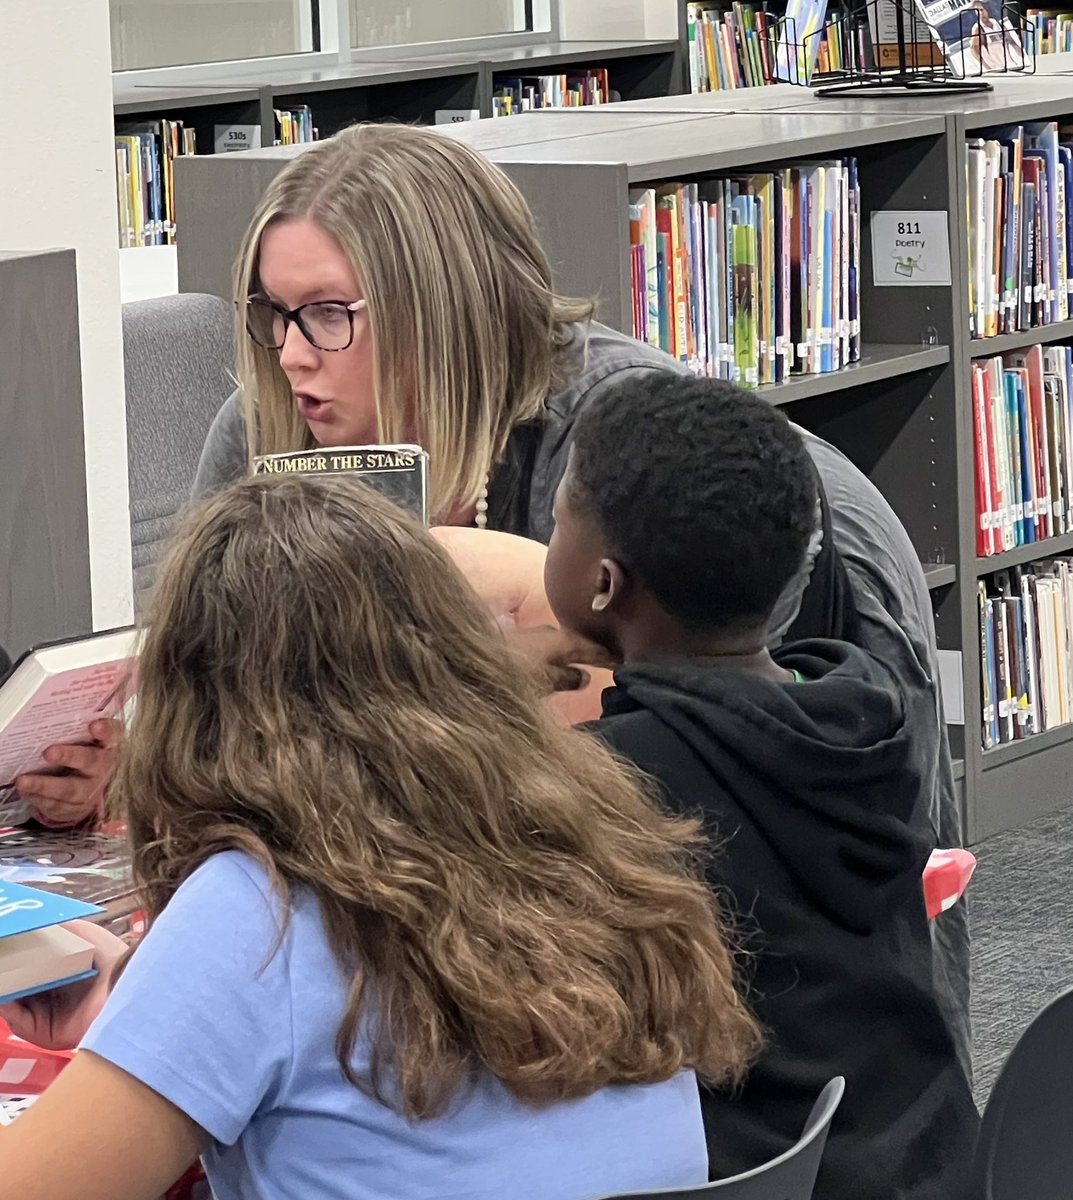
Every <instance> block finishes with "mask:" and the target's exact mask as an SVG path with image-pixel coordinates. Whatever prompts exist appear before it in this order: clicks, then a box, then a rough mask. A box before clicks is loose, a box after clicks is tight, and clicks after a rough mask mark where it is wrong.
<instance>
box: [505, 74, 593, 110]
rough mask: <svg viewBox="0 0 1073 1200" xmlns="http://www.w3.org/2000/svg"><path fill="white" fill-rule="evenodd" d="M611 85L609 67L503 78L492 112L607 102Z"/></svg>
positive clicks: (576, 106)
mask: <svg viewBox="0 0 1073 1200" xmlns="http://www.w3.org/2000/svg"><path fill="white" fill-rule="evenodd" d="M610 99H611V85H610V82H609V80H608V76H607V68H606V67H593V68H592V69H590V70H588V71H586V72H585V73H584V74H583V75H532V76H527V77H523V76H519V77H517V78H514V79H503V80H501V81H500V83H499V86H498V87H497V88H496V90H495V93H494V95H493V96H492V116H493V117H511V116H513V115H514V114H515V113H520V112H531V111H532V110H533V109H537V108H582V107H584V106H586V105H590V104H607V103H608V101H609V100H610Z"/></svg>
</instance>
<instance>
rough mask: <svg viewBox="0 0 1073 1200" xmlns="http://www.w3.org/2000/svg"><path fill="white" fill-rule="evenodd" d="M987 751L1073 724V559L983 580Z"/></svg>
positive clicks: (981, 608) (983, 695)
mask: <svg viewBox="0 0 1073 1200" xmlns="http://www.w3.org/2000/svg"><path fill="white" fill-rule="evenodd" d="M977 586H978V589H979V590H978V606H979V618H980V683H981V710H982V711H981V716H982V742H983V747H984V749H985V750H991V749H993V748H994V747H995V746H999V745H1002V744H1004V743H1006V742H1016V741H1021V740H1022V739H1023V738H1026V737H1031V736H1032V735H1033V734H1037V733H1044V732H1045V731H1046V730H1048V729H1054V728H1055V727H1056V726H1059V725H1068V724H1069V723H1070V721H1073V559H1068V558H1056V559H1052V560H1050V561H1049V562H1039V563H1029V564H1027V565H1025V566H1023V567H1011V568H1010V569H1009V570H1008V571H997V572H995V574H994V576H993V577H992V578H991V579H981V580H980V581H979V583H978V585H977Z"/></svg>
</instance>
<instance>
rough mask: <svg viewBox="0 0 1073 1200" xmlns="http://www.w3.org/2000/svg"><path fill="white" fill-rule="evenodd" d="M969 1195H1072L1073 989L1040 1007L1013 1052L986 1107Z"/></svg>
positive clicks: (1012, 1199)
mask: <svg viewBox="0 0 1073 1200" xmlns="http://www.w3.org/2000/svg"><path fill="white" fill-rule="evenodd" d="M969 1194H970V1195H971V1196H972V1197H973V1200H1025V1198H1026V1197H1031V1200H1059V1198H1061V1200H1069V1197H1070V1196H1073V988H1070V989H1069V990H1068V991H1065V992H1063V993H1062V994H1061V995H1060V996H1058V997H1056V998H1055V999H1054V1000H1052V1001H1051V1002H1050V1003H1049V1004H1048V1005H1046V1006H1045V1007H1044V1008H1043V1009H1041V1010H1040V1012H1039V1013H1037V1015H1036V1016H1035V1017H1034V1018H1033V1019H1032V1022H1031V1023H1030V1024H1029V1026H1028V1028H1027V1029H1026V1030H1025V1031H1024V1033H1022V1034H1021V1037H1020V1038H1019V1040H1018V1042H1017V1045H1016V1046H1014V1048H1013V1049H1012V1050H1011V1051H1010V1055H1009V1057H1008V1058H1007V1059H1006V1062H1005V1064H1004V1065H1003V1067H1002V1070H1001V1072H1000V1073H999V1077H998V1079H997V1080H996V1082H995V1086H994V1088H993V1089H992V1091H991V1096H990V1098H989V1099H988V1101H987V1107H986V1108H985V1109H984V1116H983V1121H982V1122H981V1124H980V1132H979V1134H978V1136H977V1140H976V1154H975V1156H974V1158H973V1167H972V1188H971V1190H970V1193H969Z"/></svg>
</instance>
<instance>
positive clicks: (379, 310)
mask: <svg viewBox="0 0 1073 1200" xmlns="http://www.w3.org/2000/svg"><path fill="white" fill-rule="evenodd" d="M623 252H624V253H625V250H624V251H623ZM599 282H600V281H599V280H593V286H594V288H595V287H597V286H598V285H599ZM235 289H236V290H235V297H236V300H237V302H238V316H237V321H238V327H237V341H236V344H237V346H238V370H237V374H238V380H239V390H238V391H237V392H236V393H235V394H234V395H233V396H232V397H231V398H230V399H229V400H228V401H227V402H226V404H225V405H224V407H223V408H222V410H221V411H220V413H219V415H218V417H217V419H216V421H215V423H214V425H213V427H212V429H211V431H210V433H209V436H208V439H207V441H206V444H205V448H204V452H203V454H202V458H201V463H200V466H199V470H198V476H197V482H196V485H195V489H196V491H197V492H198V493H207V492H211V491H214V490H216V489H217V488H219V487H220V486H222V485H223V484H224V483H226V482H228V481H230V480H232V479H236V478H238V477H239V476H240V475H242V474H243V473H244V472H245V471H246V469H247V464H248V462H249V456H250V454H251V453H254V452H273V451H284V450H297V449H302V448H306V447H311V446H313V445H314V444H321V445H326V446H333V445H334V446H338V445H346V444H348V443H362V442H370V441H381V442H392V441H417V442H420V443H421V444H422V445H423V446H424V447H425V448H426V449H427V450H428V451H429V453H430V456H431V487H432V510H433V515H434V520H435V521H436V522H438V523H439V524H443V525H454V526H469V527H471V528H472V527H473V526H474V525H477V526H482V527H483V526H487V528H489V529H492V530H499V531H502V532H506V533H511V534H516V535H520V536H521V537H525V538H532V539H535V540H536V541H538V542H542V543H545V544H546V543H547V541H548V539H549V538H550V536H551V531H552V526H553V521H552V502H553V500H554V496H555V490H556V488H557V487H558V484H559V481H560V480H561V479H562V477H563V474H564V473H565V471H566V465H567V458H568V455H569V450H570V442H571V438H572V436H573V427H574V422H575V419H576V418H577V416H578V414H579V413H580V412H581V411H582V410H583V409H584V408H585V407H586V406H587V405H589V404H590V403H592V402H593V401H594V400H596V399H598V398H599V397H600V396H601V395H603V394H605V393H606V392H607V391H608V389H611V388H613V387H614V386H615V385H616V384H617V383H621V382H624V381H626V380H628V379H629V378H631V377H636V376H637V375H638V374H640V373H647V372H651V371H657V370H659V371H666V370H670V371H682V370H684V369H685V368H684V367H683V365H682V364H680V363H678V362H676V361H675V360H673V359H671V358H669V357H668V356H667V355H665V354H662V353H661V352H660V351H659V350H657V349H654V348H652V347H650V346H645V345H642V344H640V343H638V342H636V341H634V340H633V339H632V338H629V337H626V336H624V335H623V334H619V333H616V332H615V331H613V330H611V329H608V328H607V327H605V326H603V325H600V324H598V323H597V322H595V321H594V320H592V311H593V306H592V303H591V302H590V301H588V300H577V299H569V298H564V297H562V296H558V295H556V293H555V291H554V289H553V287H552V283H551V271H550V268H549V265H548V260H547V257H546V255H545V254H544V252H543V250H542V249H541V247H540V243H539V240H538V238H537V234H536V230H535V228H534V223H533V218H532V215H531V214H530V212H529V209H528V208H527V206H526V203H525V200H524V199H523V197H522V196H521V194H520V193H519V192H518V190H517V188H516V187H515V186H514V185H513V184H512V183H511V182H510V180H508V179H507V177H506V176H505V175H504V174H503V173H502V172H501V171H500V170H498V168H496V167H495V166H493V165H492V164H491V163H489V162H488V161H487V160H485V159H483V158H482V157H481V156H480V155H478V154H476V153H475V152H473V151H472V150H470V149H469V148H468V147H466V146H464V145H463V144H461V143H460V142H457V141H454V140H453V139H451V138H449V137H446V136H444V135H442V134H439V133H435V132H433V131H431V130H427V129H418V128H413V127H410V126H402V125H359V126H355V127H353V128H351V129H348V130H345V131H344V132H343V133H341V134H339V135H338V136H337V137H334V138H332V139H331V140H329V141H326V142H322V143H320V144H318V145H315V146H313V147H312V148H310V149H309V150H307V151H305V152H304V153H302V154H301V155H300V156H299V157H298V158H296V159H295V160H294V161H293V162H292V163H290V164H289V165H288V166H287V167H286V168H285V169H284V170H283V171H281V172H280V173H279V175H277V176H276V178H275V179H274V180H273V182H272V184H271V185H270V186H269V188H268V190H267V192H266V193H265V195H264V198H263V199H262V201H261V203H260V205H259V206H258V208H257V211H256V212H255V214H254V216H253V219H252V221H251V223H250V226H249V229H248V231H247V233H246V237H245V240H244V242H243V245H242V248H241V251H240V253H239V256H238V260H237V263H236V269H235ZM805 443H806V447H807V449H808V452H809V458H810V460H811V462H812V464H813V466H814V467H815V468H816V473H817V477H818V480H817V483H818V491H819V493H820V497H821V499H820V503H819V504H818V506H817V515H816V525H815V528H814V530H813V536H812V538H811V540H810V543H809V549H808V555H807V557H806V561H805V563H804V565H803V566H802V568H801V569H800V570H799V571H797V572H796V573H795V575H794V577H793V579H792V580H791V582H790V584H789V585H788V587H787V588H786V591H785V592H784V594H783V596H782V597H781V599H780V601H779V604H778V606H777V607H776V610H775V612H774V614H773V617H772V625H771V641H772V644H773V645H777V644H778V643H779V642H780V641H781V640H782V639H783V638H784V637H786V638H793V639H800V638H806V637H837V638H842V639H843V640H846V641H850V642H853V643H854V644H856V645H859V646H861V647H862V648H863V649H865V650H868V651H870V652H871V653H873V654H875V655H876V657H878V658H880V659H882V660H883V661H884V662H886V663H887V664H888V665H889V666H890V667H891V669H892V670H893V671H895V673H896V674H897V676H898V678H899V682H900V683H901V684H902V686H903V687H905V688H907V689H910V690H912V691H913V692H915V693H917V694H923V695H924V696H925V698H926V700H927V701H928V703H927V704H925V705H923V706H922V710H923V711H924V712H925V713H926V714H928V715H927V717H926V719H924V720H922V721H921V723H920V725H919V727H918V728H916V729H914V745H915V746H916V752H917V758H918V767H919V770H920V771H921V774H922V775H923V776H924V778H925V780H926V783H925V791H926V793H927V795H928V796H929V804H928V806H927V809H926V810H922V811H921V812H920V813H919V814H918V815H917V818H916V819H917V820H918V821H919V822H920V823H921V825H922V827H926V828H928V829H929V830H930V832H931V834H932V836H934V837H935V838H936V840H937V842H938V844H941V845H944V846H955V845H959V844H960V842H961V819H960V810H959V806H958V801H957V798H956V793H955V790H954V780H953V772H952V769H951V762H950V749H949V745H948V743H947V737H946V726H945V722H944V721H943V719H942V713H941V704H940V698H939V692H938V683H937V680H938V678H939V672H938V666H937V660H936V646H935V626H934V618H933V614H932V608H931V600H930V596H929V594H928V588H927V583H926V582H925V579H924V574H923V571H922V569H921V566H920V561H919V557H918V555H917V553H916V551H915V550H914V547H913V544H912V542H911V541H910V539H909V537H908V536H907V534H906V532H905V530H904V529H903V528H902V526H901V525H900V523H899V521H898V518H897V517H896V516H895V514H894V512H893V511H892V510H891V508H890V506H889V505H888V504H887V502H886V501H885V500H884V498H883V496H882V495H881V494H880V493H879V491H878V490H877V489H876V488H875V487H874V486H873V485H872V483H871V482H870V481H869V480H868V479H867V478H865V476H864V475H863V474H862V473H861V472H860V471H859V470H858V469H857V468H856V467H855V466H854V465H853V464H852V463H851V462H850V461H849V460H848V459H847V458H845V457H844V456H843V455H842V454H841V453H839V451H838V450H836V449H835V448H834V447H833V446H831V445H829V444H828V443H827V442H824V441H822V440H821V439H820V438H818V437H814V436H812V435H810V434H807V433H806V434H805ZM711 452H712V453H713V454H718V453H719V448H718V447H712V448H711ZM606 453H607V454H608V456H610V457H611V458H612V459H613V458H615V457H616V456H617V455H619V454H620V453H621V449H620V448H619V447H616V446H607V447H606ZM655 503H656V504H658V497H657V498H656V500H655ZM696 552H697V554H704V553H705V547H704V546H703V545H698V546H697V548H696ZM489 553H491V551H489ZM516 642H517V644H518V646H519V648H522V646H523V644H524V643H526V642H529V643H530V645H529V647H528V650H527V653H528V655H529V657H531V658H540V657H547V658H550V659H551V660H553V662H561V661H562V660H563V658H564V657H565V656H567V655H568V654H572V655H574V656H575V658H578V659H580V660H582V661H584V660H586V659H591V658H595V657H596V652H595V651H594V649H593V648H591V647H586V646H579V645H568V646H564V645H562V644H559V643H555V642H552V644H551V645H550V646H549V644H548V642H547V640H546V639H544V638H542V637H539V636H537V635H535V634H530V635H525V636H522V637H519V638H517V639H516ZM533 642H535V646H534V645H533V644H532V643H533ZM574 681H575V682H576V673H575V680H574ZM567 682H568V683H569V682H570V680H569V677H568V678H567ZM936 936H937V938H938V939H939V941H940V945H939V955H938V958H937V971H938V975H939V978H940V988H941V992H942V995H943V998H944V1002H945V1005H946V1009H947V1013H948V1017H949V1019H950V1022H951V1024H952V1026H953V1028H954V1032H955V1037H956V1039H957V1041H958V1043H959V1047H960V1050H961V1054H962V1057H963V1059H964V1061H965V1066H966V1069H967V1070H969V1069H971V1065H970V1055H969V1021H968V986H969V967H968V927H967V921H966V918H965V913H964V906H963V905H958V906H957V907H956V908H955V909H953V910H951V911H950V912H949V913H947V914H946V915H945V917H944V921H943V923H942V929H941V930H939V931H937V934H936Z"/></svg>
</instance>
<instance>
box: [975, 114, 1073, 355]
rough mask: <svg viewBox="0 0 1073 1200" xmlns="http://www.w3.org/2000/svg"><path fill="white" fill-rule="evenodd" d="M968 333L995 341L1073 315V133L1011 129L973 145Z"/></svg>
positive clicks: (1047, 124) (1045, 126)
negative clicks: (998, 335) (1001, 335)
mask: <svg viewBox="0 0 1073 1200" xmlns="http://www.w3.org/2000/svg"><path fill="white" fill-rule="evenodd" d="M965 171H966V190H967V221H968V235H969V269H968V272H967V275H968V279H967V287H968V295H969V331H970V335H971V336H972V337H974V338H986V337H994V336H996V335H997V334H1002V333H1013V332H1016V331H1018V330H1023V329H1029V328H1033V327H1035V326H1038V325H1048V324H1053V323H1055V322H1057V321H1065V320H1069V318H1070V315H1071V314H1073V128H1069V129H1067V127H1066V126H1064V125H1060V124H1059V123H1058V122H1056V121H1041V122H1036V123H1032V124H1026V125H1014V126H1005V127H1002V128H999V129H996V130H994V131H993V132H992V134H991V135H989V136H985V137H974V138H971V139H969V141H968V142H967V145H966V167H965Z"/></svg>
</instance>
